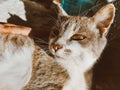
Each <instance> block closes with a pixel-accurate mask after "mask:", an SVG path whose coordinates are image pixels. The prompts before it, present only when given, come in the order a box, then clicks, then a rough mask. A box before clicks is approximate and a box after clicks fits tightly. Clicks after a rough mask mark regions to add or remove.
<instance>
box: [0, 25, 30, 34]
mask: <svg viewBox="0 0 120 90" xmlns="http://www.w3.org/2000/svg"><path fill="white" fill-rule="evenodd" d="M30 31H31V28H28V27H24V26H18V25H14V24H0V33H7V34H11V33H12V34H21V35H24V36H28V35H29V33H30Z"/></svg>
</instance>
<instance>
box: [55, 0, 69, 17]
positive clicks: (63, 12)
mask: <svg viewBox="0 0 120 90" xmlns="http://www.w3.org/2000/svg"><path fill="white" fill-rule="evenodd" d="M53 3H54V4H55V5H57V9H58V10H57V11H58V13H59V15H60V16H69V15H68V14H67V13H66V12H65V10H63V8H62V7H61V4H60V2H58V0H53Z"/></svg>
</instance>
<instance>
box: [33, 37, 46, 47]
mask: <svg viewBox="0 0 120 90" xmlns="http://www.w3.org/2000/svg"><path fill="white" fill-rule="evenodd" d="M34 39H35V42H40V43H44V44H47V45H48V42H47V41H45V40H43V39H40V38H38V37H34Z"/></svg>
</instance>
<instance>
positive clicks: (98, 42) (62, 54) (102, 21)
mask: <svg viewBox="0 0 120 90" xmlns="http://www.w3.org/2000/svg"><path fill="white" fill-rule="evenodd" d="M114 13H115V9H114V6H113V5H111V4H109V5H106V6H105V7H103V8H102V9H101V10H100V11H98V12H97V13H96V14H95V15H94V16H93V17H90V18H87V17H79V16H78V17H76V16H62V17H61V22H60V24H59V25H58V27H55V28H54V29H53V31H52V32H51V35H50V42H49V49H50V51H51V53H52V54H53V55H54V56H55V57H56V58H63V59H67V58H73V59H74V58H76V59H80V60H85V59H89V60H91V59H97V58H98V57H99V56H100V54H101V53H102V51H103V49H104V47H105V45H106V43H107V40H106V34H107V32H108V29H109V27H110V25H111V23H112V22H113V18H114Z"/></svg>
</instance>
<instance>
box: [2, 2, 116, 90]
mask: <svg viewBox="0 0 120 90" xmlns="http://www.w3.org/2000/svg"><path fill="white" fill-rule="evenodd" d="M55 3H56V5H58V11H59V13H60V17H59V19H60V20H59V22H58V23H56V26H54V27H53V31H52V32H51V35H50V40H49V50H50V52H51V54H52V55H51V56H49V55H48V54H47V53H46V52H45V51H44V50H42V49H41V48H40V46H39V45H37V44H36V43H34V41H33V40H32V39H31V38H29V37H28V36H23V35H17V34H0V64H1V65H0V67H1V70H0V90H88V89H90V87H89V86H90V85H89V83H90V82H91V81H90V82H89V81H88V78H89V77H88V78H87V77H85V76H86V73H87V72H88V71H89V70H90V69H91V68H92V67H93V65H94V64H95V63H96V61H97V59H98V58H99V57H100V55H101V53H102V52H103V50H104V48H105V46H106V43H107V39H106V35H107V33H108V31H109V28H110V26H111V24H112V22H113V19H114V16H115V7H114V5H113V4H108V5H106V6H104V7H103V8H102V9H100V10H99V11H98V12H97V13H96V14H95V15H94V16H93V17H89V18H88V17H80V16H69V15H67V14H66V13H65V12H64V11H63V10H62V8H61V7H60V5H59V4H58V3H57V2H55Z"/></svg>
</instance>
